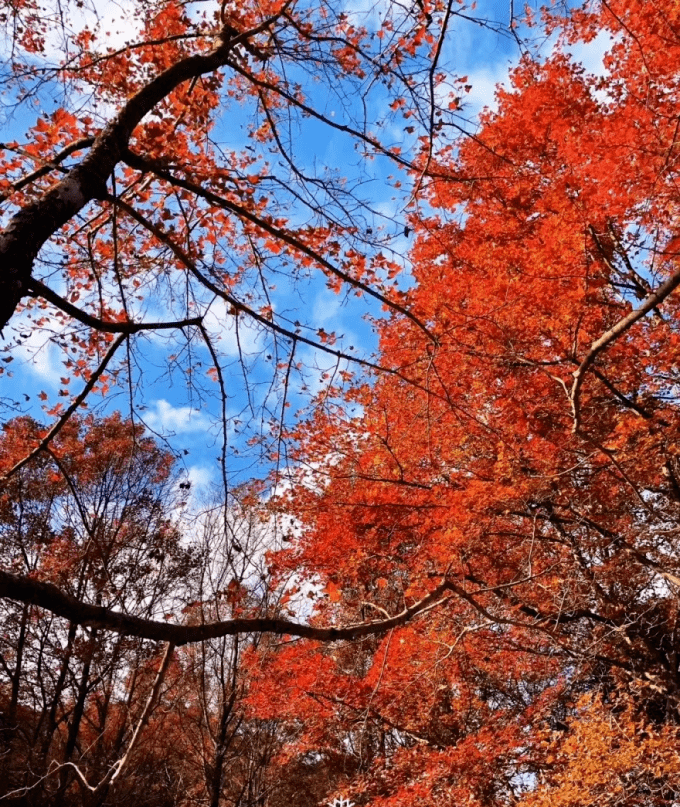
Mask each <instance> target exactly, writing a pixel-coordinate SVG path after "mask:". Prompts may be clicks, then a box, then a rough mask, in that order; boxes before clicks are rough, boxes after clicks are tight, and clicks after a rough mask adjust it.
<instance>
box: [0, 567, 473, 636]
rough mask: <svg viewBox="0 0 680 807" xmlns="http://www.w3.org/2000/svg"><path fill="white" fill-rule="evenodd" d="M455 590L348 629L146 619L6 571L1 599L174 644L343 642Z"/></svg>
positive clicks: (268, 621)
mask: <svg viewBox="0 0 680 807" xmlns="http://www.w3.org/2000/svg"><path fill="white" fill-rule="evenodd" d="M450 589H451V584H450V583H449V582H445V583H443V584H442V585H440V586H438V587H437V588H435V589H434V590H433V591H431V592H430V593H429V594H428V595H427V596H426V597H424V598H423V599H421V600H419V601H418V602H416V603H414V604H413V605H411V606H410V607H408V608H405V609H404V610H403V611H401V612H400V613H399V614H396V615H395V616H392V617H390V618H389V619H383V620H380V621H377V622H361V623H358V624H355V625H348V626H346V627H315V626H313V625H306V624H303V623H299V622H292V621H290V620H288V619H281V618H280V617H253V618H251V619H246V618H243V619H229V620H226V621H220V622H211V623H206V624H203V625H178V624H174V623H170V622H158V621H156V620H153V619H143V618H141V617H138V616H132V615H131V614H122V613H120V612H118V611H113V610H111V609H110V608H103V607H101V606H96V605H90V604H88V603H85V602H82V601H81V600H79V599H77V598H76V597H72V596H71V595H70V594H66V593H64V592H63V591H61V589H59V588H57V586H55V585H53V584H52V583H45V582H42V581H40V580H34V579H32V578H30V577H24V576H21V575H16V574H12V573H11V572H6V571H2V570H0V597H6V598H7V599H10V600H17V601H19V602H25V603H30V604H31V605H37V606H38V607H39V608H44V609H45V610H46V611H50V612H51V613H53V614H55V615H56V616H60V617H63V618H64V619H68V620H69V621H70V622H72V623H73V624H76V625H85V626H87V627H91V628H97V629H101V630H109V631H113V632H114V633H120V634H122V635H124V636H139V637H140V638H143V639H152V640H153V641H157V642H169V643H171V644H174V645H178V646H179V645H184V644H193V643H196V642H203V641H205V640H207V639H217V638H219V637H221V636H235V635H237V634H240V633H275V634H279V635H288V636H299V637H301V638H305V639H314V640H316V641H319V642H337V641H340V640H343V639H346V640H351V639H358V638H360V637H362V636H374V635H376V634H381V633H386V632H387V631H389V630H392V629H393V628H397V627H400V626H401V625H405V624H406V623H407V622H410V621H411V620H412V619H413V618H414V617H416V616H418V614H420V613H423V612H424V611H427V610H430V609H431V608H433V607H435V606H438V605H441V604H443V603H444V602H446V600H447V599H448V598H447V597H445V596H444V595H445V594H446V591H447V590H450ZM457 593H458V592H457Z"/></svg>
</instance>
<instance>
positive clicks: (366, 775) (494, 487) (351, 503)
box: [257, 2, 680, 807]
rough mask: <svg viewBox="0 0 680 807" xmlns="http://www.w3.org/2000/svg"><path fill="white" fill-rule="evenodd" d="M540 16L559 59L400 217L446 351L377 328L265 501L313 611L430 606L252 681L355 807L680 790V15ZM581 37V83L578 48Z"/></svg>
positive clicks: (635, 800) (281, 663)
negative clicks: (361, 366)
mask: <svg viewBox="0 0 680 807" xmlns="http://www.w3.org/2000/svg"><path fill="white" fill-rule="evenodd" d="M546 19H547V24H548V27H549V29H550V30H551V31H553V32H554V33H555V35H556V36H557V35H559V36H560V42H561V44H560V46H559V47H557V48H556V49H555V51H554V53H553V54H552V55H551V56H549V57H548V58H545V59H542V60H541V59H532V58H529V57H526V58H525V59H524V60H523V61H522V63H521V64H520V65H519V66H518V67H517V69H516V70H514V72H513V74H512V86H511V87H510V88H509V89H507V90H504V91H501V92H500V93H499V97H498V101H499V107H498V110H497V111H496V112H488V113H487V114H486V115H485V116H484V117H483V120H482V127H481V128H480V131H479V133H478V136H477V137H476V138H475V139H468V140H465V141H462V142H460V143H458V144H457V145H456V146H455V147H454V148H451V149H448V150H444V151H443V152H442V153H440V154H439V155H438V160H439V162H438V166H437V174H438V176H437V177H435V178H434V179H433V181H432V182H431V184H430V185H429V199H430V202H431V205H432V208H431V210H430V211H427V210H424V211H423V214H422V215H421V216H414V217H413V220H412V226H413V228H414V230H415V231H416V234H417V240H416V244H415V247H414V251H413V261H414V286H413V288H412V289H411V290H410V291H409V292H408V295H407V297H406V304H407V305H408V307H409V310H410V311H411V312H413V313H414V314H415V316H416V318H417V319H418V320H419V321H422V322H425V323H427V324H428V328H429V329H430V330H431V332H432V333H433V334H434V336H435V342H434V343H432V342H429V340H427V339H425V338H423V335H422V332H420V331H419V329H418V328H417V327H413V323H412V321H410V320H408V319H406V318H405V317H403V316H402V315H400V314H394V315H393V316H391V318H390V319H389V320H388V321H386V322H384V323H383V324H381V326H380V330H381V354H380V359H379V360H380V363H381V364H386V365H389V366H390V367H391V368H392V369H393V371H394V372H393V373H392V374H390V375H383V376H381V377H380V378H377V379H376V380H375V381H374V382H373V383H366V384H364V385H357V386H356V388H355V389H354V390H353V391H352V392H350V393H349V394H346V395H345V399H344V400H345V403H344V405H341V404H340V403H337V402H336V403H334V405H333V406H330V405H329V406H328V407H327V408H326V411H325V412H324V411H319V412H317V414H316V416H315V419H314V421H313V424H311V425H310V424H306V425H305V428H304V429H300V431H299V434H298V438H299V448H298V453H297V455H296V456H297V458H298V460H299V461H300V462H301V463H302V462H304V464H305V469H306V470H305V473H304V475H302V478H301V480H300V482H298V484H295V485H293V487H292V489H291V492H290V494H289V495H286V496H285V497H284V498H283V499H282V503H281V506H282V508H283V510H284V512H288V513H293V514H294V515H295V516H296V517H297V518H298V520H299V522H300V523H301V524H302V525H304V527H303V529H302V533H301V535H300V537H299V538H298V539H297V540H296V541H295V542H294V545H293V548H292V549H290V550H289V551H288V553H287V554H284V555H282V556H280V558H279V564H280V566H281V568H282V570H292V569H301V568H302V569H304V570H305V572H306V574H307V575H308V577H309V579H310V581H321V585H324V584H325V595H324V597H323V598H322V605H321V612H320V613H321V614H322V615H324V616H326V617H328V615H329V614H336V615H337V616H338V617H339V616H341V617H342V618H345V619H348V620H352V619H358V618H360V615H361V613H362V612H365V610H366V609H367V608H375V606H376V605H378V606H382V608H384V609H385V610H386V611H387V612H390V611H392V610H393V609H396V608H398V607H400V606H402V605H403V604H408V603H410V602H412V601H413V599H415V598H419V597H422V596H423V594H424V593H425V592H427V591H428V590H431V588H432V587H433V586H434V585H435V584H436V583H441V582H442V581H443V585H444V587H445V590H446V593H445V595H444V596H445V597H446V600H445V602H444V603H443V605H442V606H441V607H440V608H439V609H438V610H436V611H433V612H432V613H431V614H430V615H429V616H428V618H427V619H426V620H425V619H422V620H420V621H417V622H414V623H412V624H410V625H408V626H404V627H401V628H399V629H397V630H395V631H394V632H393V633H391V634H388V635H387V636H385V637H384V638H383V639H382V640H380V641H376V640H371V641H372V642H373V644H371V643H370V642H368V643H367V644H366V646H365V649H364V652H365V654H366V655H365V658H364V660H363V661H362V662H361V663H360V664H358V665H357V663H356V656H354V655H353V656H352V657H353V658H354V659H355V661H354V663H353V664H349V663H348V662H347V655H346V654H347V653H348V652H349V651H346V650H344V649H342V648H336V649H334V650H332V651H330V650H328V649H320V648H319V649H317V650H316V651H313V650H310V649H309V648H305V649H297V650H295V649H289V650H287V652H286V653H285V654H284V653H282V654H281V657H280V659H279V660H278V662H273V661H272V662H271V663H270V664H269V666H268V668H267V675H266V676H265V677H264V679H263V682H262V683H263V687H265V689H264V690H263V691H262V690H261V691H260V692H259V694H258V696H257V705H258V708H260V709H262V710H263V713H266V714H270V715H275V714H279V715H280V716H281V717H282V718H284V719H286V720H288V721H290V722H291V725H298V726H302V727H303V729H302V733H301V737H300V738H299V741H298V742H299V745H298V748H299V753H300V754H301V755H305V754H310V753H317V754H319V755H326V757H327V758H329V759H330V758H332V756H333V754H334V753H337V752H338V750H340V751H342V753H344V754H345V755H346V756H349V757H350V758H351V759H352V760H354V762H355V764H356V766H357V776H356V777H355V778H354V779H353V780H352V781H351V783H350V784H349V785H348V787H349V788H350V793H351V798H352V799H353V800H357V801H358V802H359V803H362V802H363V801H365V803H371V804H385V805H407V804H408V805H414V804H423V805H425V804H435V803H436V804H461V803H466V804H475V805H480V807H481V805H506V804H516V803H522V801H525V802H526V803H527V804H565V805H566V804H569V805H586V804H588V805H589V804H601V803H605V804H612V805H613V804H625V805H633V804H635V805H639V804H644V805H650V806H651V805H671V804H674V803H675V802H676V801H677V798H678V792H679V786H678V782H680V757H679V756H678V754H677V737H678V727H679V723H680V716H679V714H678V697H679V695H680V666H679V659H680V655H679V651H680V646H679V645H678V633H677V615H678V587H679V586H680V558H679V556H678V551H677V539H678V531H677V524H676V522H677V518H678V502H679V501H680V495H679V493H680V487H679V481H678V480H679V479H680V477H679V476H678V456H677V445H678V423H679V420H678V396H677V390H678V386H677V384H678V364H679V359H680V356H679V355H678V344H679V340H678V312H679V310H680V309H679V308H678V298H677V294H674V293H673V292H674V290H675V289H676V287H677V286H678V285H679V284H680V269H679V268H678V248H677V243H678V242H677V237H678V236H677V221H678V191H677V179H676V163H677V159H676V140H677V135H678V127H677V111H678V102H679V101H680V98H678V87H677V75H678V68H679V67H680V65H679V63H678V60H679V59H680V39H679V38H678V31H679V30H680V17H678V9H677V8H675V9H671V8H669V7H666V5H663V6H661V5H659V6H654V5H653V4H649V3H639V4H637V3H623V2H621V3H618V2H613V3H610V2H606V3H604V2H603V3H601V4H592V5H588V6H587V7H585V8H584V9H578V10H576V11H574V12H573V13H570V14H568V15H567V16H566V17H564V18H561V17H559V16H556V15H553V14H547V17H546ZM596 35H599V37H600V39H601V40H602V39H604V38H605V37H606V36H607V35H609V36H610V46H609V51H608V53H607V55H606V56H605V58H604V67H603V69H602V73H601V74H599V75H590V74H588V73H587V72H586V71H585V70H584V68H583V67H582V66H581V65H580V64H578V63H577V62H575V61H574V60H573V59H571V58H570V57H569V54H568V50H569V48H570V47H572V46H574V45H576V44H578V43H580V42H584V41H585V42H588V41H590V40H592V39H593V38H594V37H595V36H596ZM336 394H337V398H336V401H337V399H338V398H340V397H341V395H342V392H341V390H337V392H336ZM357 405H358V406H359V407H360V410H361V411H362V413H363V414H362V415H361V416H360V417H357V416H356V414H355V413H356V411H357ZM315 469H316V470H317V479H318V481H317V482H316V483H314V482H312V481H311V479H310V476H311V477H312V479H313V478H314V470H315ZM317 585H318V584H317ZM316 590H317V591H318V592H319V593H321V590H322V589H321V587H320V586H318V587H317V589H316ZM276 670H278V676H277V675H276ZM267 682H269V683H267ZM267 686H269V687H271V689H266V687H267ZM281 686H285V687H286V690H285V691H286V697H285V698H284V700H283V703H284V708H282V709H279V710H277V709H275V708H273V707H272V702H273V698H274V691H275V689H276V688H277V687H281ZM320 704H322V705H321V706H320ZM381 734H382V735H383V736H385V737H386V739H385V740H383V739H381Z"/></svg>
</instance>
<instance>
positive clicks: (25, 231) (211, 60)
mask: <svg viewBox="0 0 680 807" xmlns="http://www.w3.org/2000/svg"><path fill="white" fill-rule="evenodd" d="M284 8H285V7H284ZM281 13H282V12H279V14H277V15H275V16H274V17H271V18H268V19H267V20H265V21H264V22H263V23H262V24H261V25H259V26H257V27H256V28H254V29H252V30H250V31H244V32H242V33H241V34H239V35H238V36H235V37H231V38H229V39H224V40H220V44H219V45H218V47H217V48H215V49H214V50H212V51H211V52H209V53H207V54H195V55H193V56H188V57H187V58H185V59H182V60H180V61H179V62H177V64H174V65H172V67H169V68H168V69H167V70H164V71H163V72H162V73H161V74H160V75H159V76H157V77H156V78H155V79H153V80H152V81H150V82H149V83H148V84H147V85H146V86H145V87H143V88H142V89H141V90H139V92H137V93H136V94H135V95H133V96H132V98H130V99H129V101H128V102H127V103H126V104H125V105H124V107H123V108H122V109H121V111H120V112H119V113H118V114H117V115H116V117H115V118H114V119H113V120H112V121H111V122H110V123H109V124H108V125H107V126H106V127H105V128H104V129H103V131H102V132H101V133H100V134H99V136H98V137H97V138H96V139H95V141H94V143H93V144H92V148H91V149H90V151H89V153H88V154H87V156H86V157H85V158H84V159H83V160H82V162H80V163H79V164H78V165H77V166H76V167H75V168H73V169H71V170H70V171H69V172H68V174H67V175H66V176H65V177H64V179H62V180H61V181H60V182H58V183H57V184H56V185H54V187H52V188H51V189H50V190H49V191H47V193H45V194H44V195H43V196H42V197H41V198H40V199H37V200H36V201H35V202H33V203H31V204H28V205H26V206H25V207H23V208H22V209H21V210H20V211H19V212H18V213H16V215H14V216H13V217H12V219H11V220H10V222H9V224H8V225H7V227H6V228H5V229H4V231H3V232H2V233H0V263H1V265H2V274H0V331H1V330H2V329H3V328H4V327H5V325H6V324H7V323H8V322H9V320H10V319H11V317H12V315H13V314H14V312H15V310H16V307H17V305H18V303H19V301H20V300H21V298H22V297H23V296H24V295H25V294H26V293H27V292H28V284H29V280H30V277H31V273H32V271H33V264H34V261H35V259H36V257H37V255H38V252H39V251H40V249H41V247H42V246H43V244H45V242H46V241H47V240H48V239H49V238H51V237H52V235H54V233H55V232H56V231H57V230H58V229H59V228H60V227H62V226H63V225H64V224H66V223H67V222H68V221H69V220H70V219H72V218H73V217H74V216H75V215H76V214H77V213H78V212H79V211H80V210H82V209H83V208H84V207H85V206H86V205H87V204H88V203H89V202H90V201H92V200H93V199H98V198H101V197H102V196H103V195H105V193H106V182H107V180H108V178H109V177H110V176H111V173H112V171H113V169H114V167H115V166H116V164H117V163H118V162H119V161H120V159H121V155H122V154H123V152H124V151H125V149H127V146H128V143H129V140H130V137H131V135H132V133H133V131H134V129H135V128H136V126H137V125H138V124H139V123H140V121H141V120H142V118H143V117H144V116H145V115H146V114H147V113H149V112H150V111H151V110H152V109H153V108H154V107H155V106H156V105H157V104H158V103H160V102H161V101H162V100H163V99H164V98H165V97H166V96H167V95H169V94H170V93H171V92H172V91H173V90H174V89H175V88H176V87H178V86H179V85H180V84H182V83H184V82H185V81H189V80H191V79H194V78H197V77H198V76H202V75H204V74H205V73H213V72H214V71H216V70H218V69H219V68H220V67H223V66H224V65H226V64H227V63H228V61H229V54H230V53H231V52H232V50H233V49H234V48H235V47H237V46H238V45H239V44H242V43H244V42H245V41H246V40H247V39H248V37H250V36H253V35H255V34H257V33H259V32H261V31H263V30H265V29H266V28H268V27H269V26H270V25H272V24H273V23H274V22H275V20H276V19H277V18H278V16H280V14H281Z"/></svg>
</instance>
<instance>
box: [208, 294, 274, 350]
mask: <svg viewBox="0 0 680 807" xmlns="http://www.w3.org/2000/svg"><path fill="white" fill-rule="evenodd" d="M203 324H204V325H205V328H206V330H207V331H208V333H209V334H211V336H213V337H214V341H215V343H216V344H217V345H218V346H219V349H220V351H221V352H222V354H223V355H226V356H230V357H236V356H238V355H239V346H240V348H241V351H242V352H243V353H244V354H246V355H248V354H251V353H256V352H257V351H258V350H261V349H262V346H263V345H262V342H263V340H262V336H261V329H260V328H259V327H258V326H257V325H256V324H255V323H254V322H253V320H252V319H251V318H250V317H249V316H248V315H247V314H240V315H238V333H237V330H236V325H237V316H235V315H234V314H232V313H229V306H228V304H227V303H226V302H225V301H224V300H221V299H219V298H217V299H215V300H214V301H213V302H212V303H211V304H210V308H209V309H208V311H207V312H206V314H205V317H204V319H203Z"/></svg>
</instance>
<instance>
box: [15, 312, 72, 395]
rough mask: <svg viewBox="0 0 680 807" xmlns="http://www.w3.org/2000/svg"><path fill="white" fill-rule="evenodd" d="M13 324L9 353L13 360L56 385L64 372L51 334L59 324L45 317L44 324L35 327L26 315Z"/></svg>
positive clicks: (54, 333)
mask: <svg viewBox="0 0 680 807" xmlns="http://www.w3.org/2000/svg"><path fill="white" fill-rule="evenodd" d="M12 325H13V330H14V334H13V337H14V339H13V341H14V345H12V346H11V355H12V357H13V358H14V361H15V362H17V363H18V364H19V363H20V364H21V365H22V369H24V370H26V371H28V372H29V373H30V374H31V375H32V376H33V377H35V378H37V379H39V380H40V382H41V383H43V384H47V385H49V386H52V387H56V386H58V385H59V379H60V377H61V376H64V375H67V373H66V371H65V369H64V365H63V364H62V359H63V352H62V350H61V349H60V348H59V347H58V346H57V345H56V344H55V343H54V342H53V341H52V339H51V338H50V336H52V335H59V333H60V332H61V331H62V330H63V328H62V326H61V325H60V324H59V323H57V322H56V321H55V320H49V319H48V320H46V322H45V323H44V327H41V328H36V326H35V324H34V323H33V322H31V321H30V320H29V319H28V317H27V316H26V315H25V314H23V315H20V316H19V318H18V319H17V321H16V323H15V322H13V323H12Z"/></svg>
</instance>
